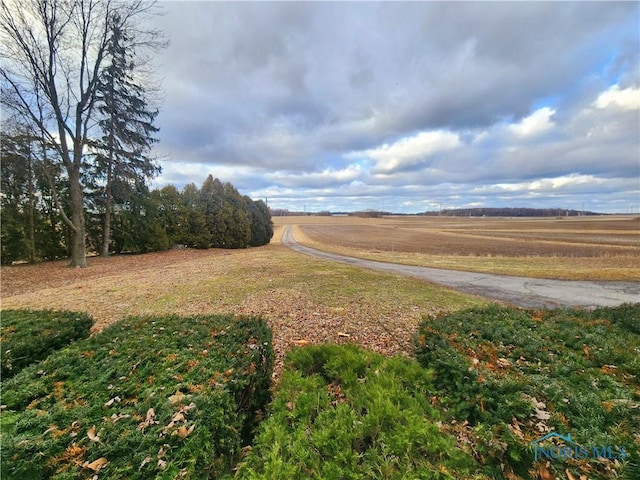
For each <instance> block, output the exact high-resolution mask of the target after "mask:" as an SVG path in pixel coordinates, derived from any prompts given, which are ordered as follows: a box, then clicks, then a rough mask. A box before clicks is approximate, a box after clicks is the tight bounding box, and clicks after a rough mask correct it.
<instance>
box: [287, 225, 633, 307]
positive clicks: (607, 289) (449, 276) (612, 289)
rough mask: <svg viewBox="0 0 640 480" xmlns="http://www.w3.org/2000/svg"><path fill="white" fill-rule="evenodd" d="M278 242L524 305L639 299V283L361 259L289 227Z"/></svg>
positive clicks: (578, 304) (580, 304)
mask: <svg viewBox="0 0 640 480" xmlns="http://www.w3.org/2000/svg"><path fill="white" fill-rule="evenodd" d="M282 243H283V245H285V246H287V247H289V248H291V249H293V250H295V251H296V252H299V253H304V254H306V255H312V256H314V257H318V258H322V259H325V260H331V261H334V262H339V263H346V264H349V265H354V266H357V267H363V268H369V269H373V270H380V271H383V272H389V273H394V274H397V275H404V276H408V277H415V278H419V279H421V280H426V281H428V282H432V283H438V284H440V285H445V286H447V287H451V288H453V289H455V290H459V291H461V292H466V293H472V294H474V295H480V296H483V297H487V298H491V299H495V300H501V301H504V302H508V303H511V304H513V305H518V306H521V307H526V308H540V307H542V308H557V307H563V306H571V307H597V306H616V305H620V304H622V303H636V302H640V282H607V281H573V280H546V279H540V278H529V277H515V276H508V275H494V274H490V273H475V272H461V271H457V270H445V269H441V268H429V267H417V266H412V265H400V264H397V263H386V262H377V261H374V260H364V259H361V258H354V257H347V256H345V255H338V254H335V253H327V252H321V251H320V250H316V249H314V248H310V247H305V246H304V245H300V244H299V243H297V242H296V241H295V239H294V238H293V234H292V233H291V227H290V226H288V227H287V229H286V230H285V231H284V233H283V235H282Z"/></svg>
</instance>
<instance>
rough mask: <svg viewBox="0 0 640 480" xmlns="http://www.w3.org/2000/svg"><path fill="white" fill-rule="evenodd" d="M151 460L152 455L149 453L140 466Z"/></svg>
mask: <svg viewBox="0 0 640 480" xmlns="http://www.w3.org/2000/svg"><path fill="white" fill-rule="evenodd" d="M149 462H151V455H147V456H146V457H145V459H144V460H142V463H141V464H140V468H142V467H144V466H145V465H146V464H147V463H149Z"/></svg>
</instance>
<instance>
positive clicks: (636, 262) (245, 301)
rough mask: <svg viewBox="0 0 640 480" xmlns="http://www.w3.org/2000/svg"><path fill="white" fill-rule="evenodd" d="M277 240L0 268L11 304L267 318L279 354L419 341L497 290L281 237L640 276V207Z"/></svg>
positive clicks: (397, 254) (412, 221)
mask: <svg viewBox="0 0 640 480" xmlns="http://www.w3.org/2000/svg"><path fill="white" fill-rule="evenodd" d="M273 220H274V224H275V235H274V238H273V240H272V242H271V244H270V245H267V246H265V247H259V248H253V249H246V250H224V249H212V250H194V249H185V250H171V251H167V252H156V253H150V254H144V255H118V256H113V257H110V258H101V257H93V258H91V259H90V267H89V268H86V269H70V268H66V261H57V262H46V263H42V264H39V265H18V266H11V267H2V308H3V309H6V308H31V309H66V310H73V311H83V312H87V313H90V314H91V315H92V316H93V317H94V319H95V320H96V323H95V325H94V331H100V330H102V329H103V328H104V327H105V326H107V325H109V324H111V323H113V322H115V321H117V320H119V319H121V318H123V317H126V316H129V315H162V314H181V315H190V314H209V313H235V314H249V315H263V316H265V317H266V318H267V319H268V321H269V322H270V325H271V326H272V328H273V331H274V348H275V350H276V354H277V357H278V361H277V368H276V371H279V368H280V367H281V365H282V359H283V357H284V355H285V353H286V352H287V351H288V350H289V349H290V348H291V347H292V346H293V345H296V342H298V343H306V342H310V343H322V342H327V341H330V342H333V341H335V342H338V343H356V344H360V345H362V346H365V347H367V348H371V349H373V350H375V351H378V352H381V353H385V354H393V353H398V352H408V351H410V350H411V337H412V335H413V333H414V331H415V328H416V326H417V324H418V322H419V321H420V319H421V318H422V317H423V316H425V315H435V314H439V313H443V312H450V311H455V310H459V309H464V308H468V307H471V306H479V305H482V304H485V303H488V300H486V299H484V298H481V297H478V296H473V295H467V294H463V293H459V292H455V291H453V290H451V289H447V288H444V287H441V286H437V285H433V284H429V283H425V282H422V281H418V280H415V279H410V278H403V277H400V276H397V275H393V274H387V273H379V272H373V271H370V270H365V269H362V268H358V267H353V266H348V265H340V264H336V263H333V262H328V261H323V260H318V259H313V258H310V257H308V256H305V255H300V254H299V253H296V252H293V251H291V250H289V249H287V248H285V247H283V246H282V244H281V236H282V233H283V230H284V228H286V227H287V226H293V230H294V232H295V236H296V239H297V240H298V241H299V242H300V243H302V244H304V245H309V246H314V247H316V248H319V249H323V250H327V251H335V252H339V253H343V254H348V255H352V256H356V257H362V258H370V259H375V260H384V261H393V262H397V263H407V264H413V265H427V266H436V267H441V268H452V269H462V270H470V271H483V272H491V273H503V274H512V275H524V276H539V277H548V278H566V279H590V280H625V281H637V280H638V279H640V246H639V245H638V239H639V238H640V221H639V220H638V218H637V217H597V218H577V219H576V218H572V219H562V220H556V219H489V218H453V217H447V218H445V217H390V218H381V219H368V218H358V217H319V216H308V217H276V218H274V219H273Z"/></svg>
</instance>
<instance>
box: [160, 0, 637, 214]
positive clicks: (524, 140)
mask: <svg viewBox="0 0 640 480" xmlns="http://www.w3.org/2000/svg"><path fill="white" fill-rule="evenodd" d="M159 7H160V10H162V11H163V12H164V14H163V15H162V16H157V17H154V19H153V25H154V27H156V28H158V29H160V30H162V31H163V32H164V33H165V35H166V36H167V39H168V40H169V45H168V47H167V48H165V49H163V50H161V51H160V52H158V54H157V55H156V57H155V59H154V68H155V74H156V77H157V80H158V81H159V82H160V85H161V89H162V103H161V106H160V114H159V116H158V118H157V126H158V127H160V132H159V134H158V138H159V139H160V142H159V143H158V145H157V146H156V148H155V152H154V153H155V154H156V155H157V156H158V158H159V159H160V163H161V166H162V174H161V175H160V176H159V177H157V178H156V179H155V180H154V181H153V186H154V187H162V186H164V185H167V184H173V185H175V186H176V187H178V188H182V187H183V186H184V185H186V184H188V183H192V182H193V183H195V184H196V185H198V186H200V185H201V184H202V182H204V180H205V178H206V177H207V175H209V174H211V175H213V176H214V177H217V178H219V179H220V180H222V181H224V182H231V183H232V184H233V185H234V186H235V187H236V188H237V189H238V190H239V191H240V193H242V194H243V195H249V196H250V197H252V198H254V199H263V200H264V199H266V200H267V202H268V204H269V206H270V207H272V208H274V209H280V208H283V209H289V210H294V211H303V210H305V211H307V212H313V211H323V210H324V211H326V210H329V211H356V210H384V211H390V212H398V213H419V212H424V211H436V210H440V209H449V208H463V207H485V208H486V207H532V208H563V209H576V210H589V211H596V212H603V213H614V212H625V213H626V212H634V213H638V212H640V63H639V56H640V4H639V3H638V2H624V3H617V2H609V1H608V2H531V3H528V2H497V3H491V2H444V3H439V2H384V3H370V2H366V3H365V2H258V3H248V2H210V1H200V2H176V1H174V2H160V4H159Z"/></svg>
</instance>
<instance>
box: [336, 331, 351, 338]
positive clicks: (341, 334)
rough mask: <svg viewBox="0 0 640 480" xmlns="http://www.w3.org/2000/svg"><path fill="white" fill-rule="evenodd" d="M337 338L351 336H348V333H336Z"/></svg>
mask: <svg viewBox="0 0 640 480" xmlns="http://www.w3.org/2000/svg"><path fill="white" fill-rule="evenodd" d="M338 336H339V337H347V338H348V337H350V336H351V335H349V334H348V333H344V332H338Z"/></svg>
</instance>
